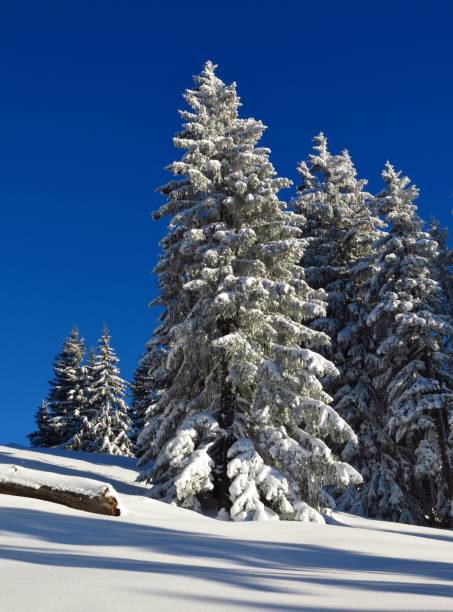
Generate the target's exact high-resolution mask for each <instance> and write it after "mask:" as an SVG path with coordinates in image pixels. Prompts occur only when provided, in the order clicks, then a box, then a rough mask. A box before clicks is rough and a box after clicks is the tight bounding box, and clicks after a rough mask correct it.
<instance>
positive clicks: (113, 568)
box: [0, 446, 453, 612]
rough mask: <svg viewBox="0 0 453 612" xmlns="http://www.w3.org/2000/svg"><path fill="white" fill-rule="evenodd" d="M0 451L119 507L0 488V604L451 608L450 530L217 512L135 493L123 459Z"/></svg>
mask: <svg viewBox="0 0 453 612" xmlns="http://www.w3.org/2000/svg"><path fill="white" fill-rule="evenodd" d="M0 463H7V464H12V463H13V464H15V465H19V466H23V467H26V468H31V469H35V470H40V471H41V472H49V471H50V472H56V473H58V474H61V475H71V476H77V477H82V478H91V479H95V480H98V481H101V482H106V483H109V484H111V485H112V486H113V487H114V488H115V490H116V491H117V492H118V493H119V495H120V497H121V502H122V504H123V506H124V507H125V508H126V511H127V513H126V514H125V515H123V516H121V517H118V518H115V517H105V516H99V515H94V514H88V513H85V512H82V511H78V510H72V509H70V508H66V507H64V506H59V505H56V504H51V503H49V502H43V501H39V500H34V499H27V498H22V497H11V496H7V495H0V611H1V612H22V611H27V612H28V611H29V610H33V612H44V611H45V612H81V611H85V610H93V611H96V612H98V611H104V610H105V611H108V612H117V611H126V610H127V611H130V612H141V611H142V610H143V611H145V610H146V611H147V612H148V611H150V610H174V609H175V608H177V607H179V608H180V609H181V610H184V611H186V610H209V611H211V610H213V611H215V610H224V609H237V610H258V611H259V610H283V611H291V610H294V611H295V610H305V611H315V610H316V611H322V610H348V611H352V610H375V611H383V610H392V611H397V610H423V611H431V610H432V611H434V610H450V611H451V610H453V531H441V530H434V529H427V528H421V527H409V526H402V525H398V524H395V523H385V522H378V521H371V520H366V519H361V518H357V517H353V516H351V515H347V514H342V513H338V514H335V519H334V521H333V523H334V524H330V525H315V524H303V523H295V522H277V523H276V522H270V523H269V522H267V523H226V522H221V521H216V520H213V519H209V518H206V517H203V516H200V515H198V514H195V513H193V512H191V511H188V510H183V509H180V508H175V507H172V506H168V505H166V504H162V503H160V502H157V501H154V500H150V499H147V498H146V497H145V494H146V489H144V488H143V487H142V486H141V485H138V484H136V483H134V479H135V476H136V470H135V466H134V461H133V460H130V459H124V458H118V457H111V456H106V455H88V454H84V453H76V452H73V453H70V452H63V451H60V450H58V451H35V450H30V449H24V448H19V447H15V446H0Z"/></svg>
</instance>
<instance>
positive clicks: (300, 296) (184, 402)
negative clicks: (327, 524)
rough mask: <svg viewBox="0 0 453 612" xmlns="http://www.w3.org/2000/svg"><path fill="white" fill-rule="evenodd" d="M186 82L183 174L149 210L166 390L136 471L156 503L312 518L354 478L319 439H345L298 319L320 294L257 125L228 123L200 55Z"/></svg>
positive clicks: (229, 109) (320, 341)
mask: <svg viewBox="0 0 453 612" xmlns="http://www.w3.org/2000/svg"><path fill="white" fill-rule="evenodd" d="M195 84H196V86H195V88H194V89H193V90H188V91H186V94H185V99H186V102H187V103H188V105H189V107H190V111H183V113H182V116H183V118H184V120H185V123H184V125H183V131H182V132H181V133H179V134H178V135H177V136H176V138H175V141H174V142H175V145H176V146H177V147H179V148H183V149H185V150H186V152H185V153H184V155H183V157H182V160H181V161H178V162H175V163H173V164H172V165H171V166H170V170H171V171H172V172H173V173H174V174H175V175H176V176H179V177H181V180H175V181H172V182H171V183H170V184H169V185H167V186H166V187H164V188H163V189H162V192H163V193H164V194H165V195H166V196H167V201H166V203H165V204H164V205H163V206H162V207H161V209H160V211H159V213H158V215H157V216H163V215H170V216H171V217H172V220H171V223H170V229H169V234H168V235H167V237H166V239H164V241H163V243H162V245H163V248H164V254H163V257H162V259H161V262H160V264H159V266H158V270H159V275H160V288H161V300H162V302H164V305H165V312H164V318H163V321H162V325H161V327H160V330H161V331H160V332H159V334H162V330H164V332H165V336H164V337H162V335H160V336H159V337H158V338H157V341H158V343H159V344H160V345H162V346H164V347H165V348H166V349H167V350H164V354H165V364H163V361H162V362H160V365H159V367H160V368H162V366H163V365H164V367H165V369H166V374H165V376H164V378H165V380H166V381H167V386H166V388H164V389H163V392H162V394H161V396H160V397H159V398H158V401H157V403H156V406H155V408H154V410H153V417H152V420H153V425H152V430H153V432H154V434H153V439H152V444H153V447H154V452H155V453H156V454H157V458H156V461H155V464H154V466H153V468H152V470H151V471H150V472H147V473H145V474H144V475H143V478H144V479H146V480H147V481H149V482H151V483H152V484H153V487H152V489H151V492H152V495H153V496H154V497H157V498H159V499H163V500H165V501H168V502H176V503H178V504H179V505H182V506H185V507H189V508H192V509H195V510H203V509H207V508H212V509H214V508H215V509H217V510H220V511H221V512H222V513H226V512H228V514H229V516H230V517H231V518H232V519H233V520H245V519H265V518H278V517H286V518H294V519H298V520H314V521H322V520H323V519H322V516H321V515H320V514H319V512H318V511H319V510H320V509H322V508H323V507H325V506H326V505H327V504H328V503H329V501H330V500H328V497H327V495H326V494H325V491H324V486H325V485H327V484H329V483H337V484H340V483H341V484H343V485H347V484H348V483H349V482H351V481H353V482H359V481H360V480H361V479H360V476H359V474H358V473H357V472H356V471H355V470H354V469H353V468H351V467H350V466H349V465H348V464H346V463H342V462H339V461H337V460H336V459H335V457H334V456H333V454H332V452H331V449H330V448H329V446H328V444H327V442H326V441H323V440H322V439H323V438H324V440H328V439H330V440H333V441H336V442H338V443H340V442H345V441H348V440H349V441H352V442H354V441H355V440H356V437H355V434H354V433H353V431H352V430H351V428H350V427H349V426H348V425H347V423H346V422H345V421H344V420H343V419H341V418H340V417H339V415H338V414H337V413H336V412H335V411H334V410H333V409H332V408H331V407H330V406H329V402H330V400H331V398H330V397H329V396H328V395H327V394H326V393H325V392H324V391H323V389H322V385H321V382H320V378H321V377H323V376H326V375H334V374H335V373H336V369H335V367H334V366H333V364H332V363H331V362H330V361H328V360H327V359H325V358H324V357H322V356H321V355H320V354H319V353H318V352H316V350H317V349H318V348H319V347H320V346H322V345H324V344H325V343H326V342H327V341H328V338H327V336H326V335H325V334H324V333H322V332H318V331H316V330H313V329H310V328H309V327H308V326H307V325H306V324H305V322H307V321H309V320H310V319H312V318H313V317H316V316H322V315H323V314H324V313H325V303H324V301H323V299H324V296H325V294H324V292H323V291H316V290H313V289H311V288H310V287H309V285H308V284H307V283H306V282H305V280H304V273H303V269H302V268H301V267H300V266H299V265H298V264H299V261H300V259H301V257H302V253H303V249H304V246H305V242H304V241H303V240H302V239H301V237H300V230H299V229H298V227H297V226H296V225H297V221H298V219H297V216H296V215H291V214H289V213H286V212H285V211H284V204H283V203H282V202H280V201H279V200H278V197H277V193H278V192H279V190H280V189H281V188H283V187H287V186H288V185H289V182H288V181H287V180H286V179H281V178H275V171H274V168H273V166H272V164H271V163H270V161H269V153H270V152H269V150H268V149H266V148H263V147H259V146H257V144H258V141H259V140H260V138H261V136H262V133H263V131H264V129H265V128H264V126H263V124H262V123H260V122H258V121H256V120H254V119H240V118H239V117H238V107H239V99H238V97H237V94H236V88H235V85H230V86H226V85H225V84H224V83H223V82H222V81H221V80H220V79H219V78H218V77H217V76H216V75H215V66H214V65H213V64H212V63H210V62H208V63H207V64H206V65H205V67H204V69H203V71H202V73H201V75H200V76H198V77H195ZM176 297H177V298H178V304H177V305H176V304H175V303H174V300H175V298H176ZM179 298H181V299H179ZM301 346H302V348H301Z"/></svg>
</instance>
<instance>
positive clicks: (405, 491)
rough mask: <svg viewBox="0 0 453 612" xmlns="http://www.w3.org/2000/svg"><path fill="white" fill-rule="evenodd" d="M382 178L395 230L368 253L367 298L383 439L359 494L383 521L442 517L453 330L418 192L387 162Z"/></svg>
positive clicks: (448, 474)
mask: <svg viewBox="0 0 453 612" xmlns="http://www.w3.org/2000/svg"><path fill="white" fill-rule="evenodd" d="M383 178H384V181H385V183H386V188H385V189H384V191H383V192H382V193H381V194H379V196H378V197H377V210H378V212H379V213H380V214H381V215H382V216H383V217H385V220H386V222H387V224H388V226H389V232H388V234H386V235H385V236H384V237H383V238H381V240H380V241H379V242H378V245H377V253H376V256H375V257H374V258H371V260H370V267H369V280H368V291H367V293H366V298H365V299H366V302H367V303H368V305H369V309H370V313H369V315H368V318H367V324H368V326H369V328H370V330H371V332H372V337H373V339H374V342H375V351H374V359H375V362H374V363H375V364H377V368H376V374H375V376H374V377H373V387H374V392H375V394H376V396H377V398H378V402H377V404H378V405H379V406H380V407H381V408H380V415H379V416H380V419H379V420H380V423H378V431H379V432H380V434H381V439H380V444H379V445H377V451H378V452H377V453H376V461H375V463H374V464H373V463H369V464H368V472H369V473H368V475H365V476H368V478H365V483H364V485H363V489H362V491H361V492H360V494H359V495H360V496H361V499H362V502H361V503H363V504H365V505H368V506H371V509H372V512H371V514H373V515H375V516H380V517H381V518H386V519H390V520H400V521H404V522H407V521H410V522H425V521H428V522H445V521H448V517H449V515H450V514H451V510H452V508H451V502H452V499H453V481H452V470H451V459H452V447H451V446H449V444H450V443H449V426H450V424H451V409H450V405H451V402H452V400H453V395H452V391H451V390H452V388H453V385H452V382H453V381H452V380H451V376H450V374H449V371H450V367H449V343H450V340H449V339H450V337H451V331H452V329H451V324H450V323H451V321H450V317H448V316H446V315H445V306H444V299H443V294H442V290H441V287H440V285H439V283H438V282H437V280H436V279H435V278H434V275H433V262H434V261H435V260H436V258H437V257H438V244H437V242H436V241H435V240H433V239H432V237H431V236H430V235H429V234H428V233H427V232H424V231H423V229H422V221H421V220H420V218H419V217H418V215H417V209H416V206H415V205H414V203H413V201H414V200H415V198H416V197H417V196H418V190H417V189H416V188H415V187H414V186H411V185H410V181H409V179H408V178H407V177H404V176H401V173H397V172H396V171H395V170H394V168H393V167H392V166H391V165H390V164H388V163H387V165H386V166H385V169H384V172H383ZM449 413H450V414H449ZM449 418H450V424H449ZM382 423H383V424H384V427H382ZM386 434H387V435H386Z"/></svg>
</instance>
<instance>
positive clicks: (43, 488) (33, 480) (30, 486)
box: [0, 465, 121, 516]
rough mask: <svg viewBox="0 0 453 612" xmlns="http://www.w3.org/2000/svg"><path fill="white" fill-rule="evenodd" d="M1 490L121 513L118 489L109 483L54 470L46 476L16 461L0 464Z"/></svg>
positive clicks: (103, 512) (82, 507) (9, 493)
mask: <svg viewBox="0 0 453 612" xmlns="http://www.w3.org/2000/svg"><path fill="white" fill-rule="evenodd" d="M0 493H3V494H5V495H17V496H20V497H32V498H34V499H42V500H44V501H49V502H53V503H56V504H62V505H64V506H68V507H69V508H75V509H77V510H84V511H85V512H93V513H94V514H105V515H108V516H120V515H121V508H120V503H119V500H118V496H117V493H116V491H115V489H114V488H113V487H112V486H111V485H109V484H106V483H101V482H98V481H96V480H90V479H84V478H76V477H73V476H61V475H59V474H54V473H48V474H46V476H43V472H41V471H37V470H31V469H28V468H21V467H18V466H16V465H1V466H0Z"/></svg>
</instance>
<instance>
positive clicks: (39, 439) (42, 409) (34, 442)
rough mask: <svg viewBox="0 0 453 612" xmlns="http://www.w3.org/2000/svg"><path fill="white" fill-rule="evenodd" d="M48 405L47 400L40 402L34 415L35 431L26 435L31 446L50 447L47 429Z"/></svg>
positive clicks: (50, 441) (48, 430) (50, 442)
mask: <svg viewBox="0 0 453 612" xmlns="http://www.w3.org/2000/svg"><path fill="white" fill-rule="evenodd" d="M49 419H50V411H49V403H48V402H47V400H42V402H41V403H40V405H39V408H38V410H37V412H36V414H35V422H36V431H34V432H33V433H31V434H28V436H27V438H28V439H29V440H30V444H31V446H41V447H48V446H52V440H51V436H50V429H49Z"/></svg>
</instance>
